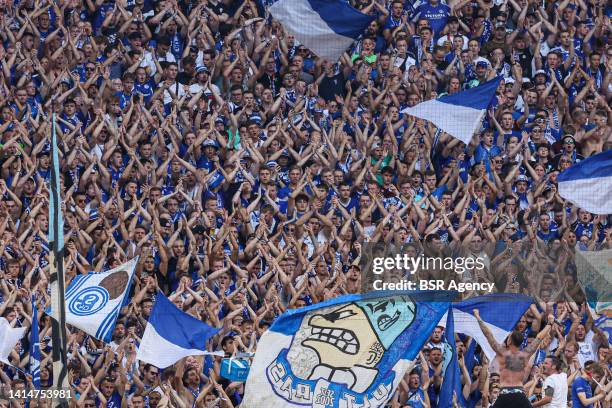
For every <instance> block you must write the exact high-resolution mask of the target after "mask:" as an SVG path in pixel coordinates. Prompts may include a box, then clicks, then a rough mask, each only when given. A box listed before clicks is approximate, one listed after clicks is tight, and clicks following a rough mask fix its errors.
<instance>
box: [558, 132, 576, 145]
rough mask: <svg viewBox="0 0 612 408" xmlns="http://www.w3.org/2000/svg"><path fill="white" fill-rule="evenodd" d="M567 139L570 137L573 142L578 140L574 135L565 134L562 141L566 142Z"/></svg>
mask: <svg viewBox="0 0 612 408" xmlns="http://www.w3.org/2000/svg"><path fill="white" fill-rule="evenodd" d="M567 139H570V140H571V142H572V143H575V142H576V139H575V138H574V136H573V135H569V134H568V135H563V137H562V138H561V141H562V142H565V141H566V140H567Z"/></svg>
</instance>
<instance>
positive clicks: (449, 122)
mask: <svg viewBox="0 0 612 408" xmlns="http://www.w3.org/2000/svg"><path fill="white" fill-rule="evenodd" d="M501 80H502V77H501V76H498V77H497V78H494V79H492V80H490V81H488V82H485V83H483V84H481V85H479V86H477V87H476V88H471V89H468V90H466V91H462V92H457V93H455V94H452V95H444V96H441V97H440V98H438V99H430V100H428V101H425V102H421V103H419V104H418V105H415V106H413V107H412V108H405V109H404V110H402V113H407V114H409V115H412V116H415V117H417V118H421V119H424V120H427V121H430V122H431V123H433V124H434V125H436V126H437V127H438V128H440V129H442V130H443V131H445V132H446V133H448V134H449V135H451V136H453V137H455V138H457V139H459V140H461V141H462V142H464V143H465V144H466V145H467V144H469V143H470V141H471V140H472V136H474V133H475V132H477V131H478V130H479V129H480V126H481V125H482V119H483V118H484V116H485V114H486V112H487V108H488V107H489V105H490V104H491V102H492V101H493V98H494V97H495V91H496V90H497V87H498V86H499V83H500V82H501ZM442 113H443V114H442Z"/></svg>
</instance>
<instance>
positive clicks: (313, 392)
mask: <svg viewBox="0 0 612 408" xmlns="http://www.w3.org/2000/svg"><path fill="white" fill-rule="evenodd" d="M455 295H456V292H438V293H430V292H399V291H398V292H372V293H368V294H366V295H349V296H342V297H339V298H337V299H332V300H329V301H326V302H322V303H319V304H316V305H313V306H308V307H304V308H301V309H296V310H291V311H288V312H286V313H284V314H283V315H282V316H281V317H279V318H278V319H277V320H276V322H275V323H274V324H273V325H272V326H271V327H270V328H269V330H268V331H267V332H265V333H264V335H263V336H262V337H261V339H260V341H259V343H258V345H257V353H255V359H254V361H253V365H252V366H251V370H250V372H249V377H248V379H247V384H246V389H245V395H244V399H243V401H242V404H241V407H242V408H261V407H283V408H291V407H317V408H323V407H354V408H363V407H371V408H379V407H383V406H385V404H386V403H387V401H388V400H389V399H390V398H391V396H392V395H393V392H394V391H395V389H396V388H397V386H398V385H399V383H400V381H401V379H402V378H403V377H404V374H405V373H406V372H407V370H409V369H410V368H411V367H413V364H414V359H415V358H416V356H417V355H418V353H419V350H420V349H421V347H422V346H423V344H425V342H426V341H427V339H428V338H429V335H430V334H431V331H432V330H433V328H434V327H435V325H436V323H437V322H438V321H439V320H440V317H441V316H442V315H443V314H444V313H445V312H446V311H447V310H448V307H449V305H450V302H451V301H452V299H453V298H454V297H455Z"/></svg>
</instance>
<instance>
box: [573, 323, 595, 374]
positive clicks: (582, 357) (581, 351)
mask: <svg viewBox="0 0 612 408" xmlns="http://www.w3.org/2000/svg"><path fill="white" fill-rule="evenodd" d="M593 337H595V334H594V333H593V332H592V331H589V332H588V333H587V335H586V337H585V338H584V341H577V342H576V343H578V361H579V362H580V366H581V367H584V363H586V362H587V361H589V360H593V361H597V353H596V350H597V345H596V344H595V343H594V342H593Z"/></svg>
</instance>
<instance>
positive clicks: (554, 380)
mask: <svg viewBox="0 0 612 408" xmlns="http://www.w3.org/2000/svg"><path fill="white" fill-rule="evenodd" d="M548 387H550V388H552V389H553V390H555V391H554V393H553V397H552V401H551V402H550V403H549V404H546V405H544V408H566V407H567V374H565V373H559V374H553V375H551V376H548V377H547V378H546V380H544V385H542V389H543V390H545V389H546V388H548Z"/></svg>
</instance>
